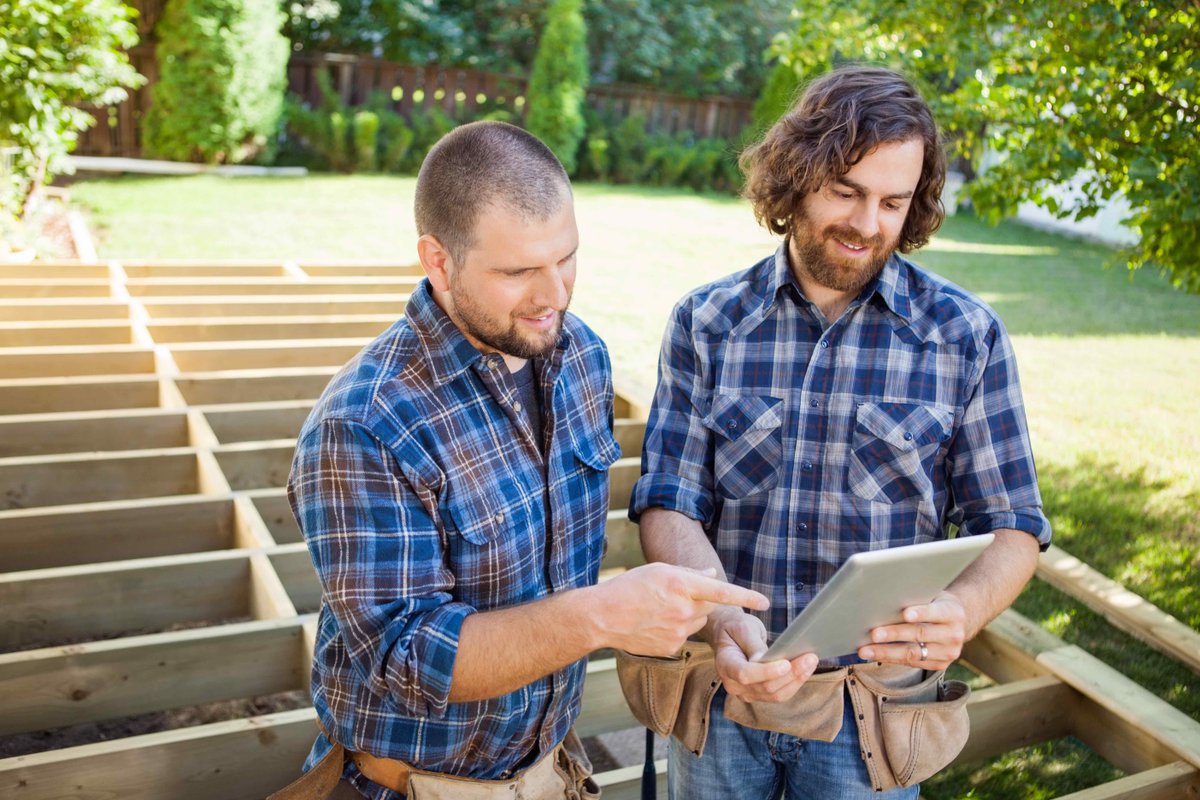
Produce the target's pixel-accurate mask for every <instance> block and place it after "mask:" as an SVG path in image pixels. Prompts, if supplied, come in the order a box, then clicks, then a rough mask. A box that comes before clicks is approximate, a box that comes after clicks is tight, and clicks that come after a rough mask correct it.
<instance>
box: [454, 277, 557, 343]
mask: <svg viewBox="0 0 1200 800" xmlns="http://www.w3.org/2000/svg"><path fill="white" fill-rule="evenodd" d="M457 288H458V286H457V281H455V280H454V279H453V277H451V280H450V293H451V296H452V297H453V298H454V309H455V316H456V317H458V319H457V320H456V321H457V322H458V323H459V324H460V325H461V326H462V328H463V331H464V332H465V333H466V334H467V335H468V336H470V337H471V338H473V339H475V340H476V341H477V342H479V343H481V344H483V345H486V346H487V347H490V348H492V349H493V350H495V351H496V352H498V353H502V354H504V355H509V356H513V357H514V358H524V359H530V358H548V357H549V356H550V355H551V354H552V353H553V352H554V349H555V348H556V347H558V341H559V339H560V338H561V337H562V326H563V318H564V317H565V316H566V313H567V311H566V309H565V308H564V309H563V310H562V313H560V314H558V320H557V324H556V325H555V326H554V328H553V329H552V330H550V331H547V332H546V334H545V335H544V337H537V338H534V339H531V338H529V337H526V336H522V335H521V332H520V330H519V329H518V328H517V325H518V323H517V320H516V317H519V316H539V315H538V314H536V313H531V314H514V315H513V317H512V318H511V319H510V321H509V325H508V327H507V328H505V327H503V326H502V324H500V323H496V322H494V321H493V320H491V319H489V318H488V316H487V314H486V313H484V311H483V310H482V309H481V308H480V307H479V306H478V305H477V304H476V303H475V302H474V300H473V299H472V298H471V297H470V296H469V295H468V294H466V293H464V292H458V293H455V289H457ZM569 303H570V299H569V298H568V304H569ZM543 313H544V312H543Z"/></svg>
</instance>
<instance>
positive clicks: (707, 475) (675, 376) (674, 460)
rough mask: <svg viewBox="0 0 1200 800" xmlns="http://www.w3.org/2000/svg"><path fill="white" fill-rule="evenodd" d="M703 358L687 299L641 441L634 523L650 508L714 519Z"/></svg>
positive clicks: (674, 320) (666, 338) (672, 329)
mask: <svg viewBox="0 0 1200 800" xmlns="http://www.w3.org/2000/svg"><path fill="white" fill-rule="evenodd" d="M701 358H702V356H701V355H700V354H698V353H697V350H696V347H695V343H694V341H693V338H692V326H691V310H690V308H689V307H688V305H687V301H686V300H685V301H684V302H681V303H680V304H679V305H677V306H676V307H675V310H674V311H673V312H672V314H671V319H670V320H669V321H668V322H667V329H666V332H665V333H664V334H663V343H662V351H661V353H660V356H659V364H658V388H657V389H656V390H655V393H654V401H653V403H652V404H651V406H650V417H649V420H648V421H647V422H646V438H645V443H644V444H643V446H642V475H641V477H640V478H639V479H638V481H637V483H636V484H635V485H634V488H633V498H632V499H631V501H630V503H629V518H630V519H631V520H633V521H634V522H637V521H638V519H639V518H640V517H641V514H642V512H643V511H645V510H646V509H648V508H665V509H668V510H671V511H678V512H680V513H682V514H686V515H687V516H689V517H691V518H692V519H697V520H699V521H700V522H701V523H703V524H704V525H705V526H706V527H707V526H709V525H710V524H711V522H712V520H713V515H714V512H715V511H716V508H715V502H714V497H715V495H714V492H713V464H712V453H713V441H712V432H711V431H710V430H709V429H708V428H707V427H705V425H704V422H703V420H704V415H705V411H704V407H703V404H704V403H705V402H706V398H708V396H709V394H710V392H709V389H708V388H707V386H706V385H705V378H704V369H703V365H702V363H701Z"/></svg>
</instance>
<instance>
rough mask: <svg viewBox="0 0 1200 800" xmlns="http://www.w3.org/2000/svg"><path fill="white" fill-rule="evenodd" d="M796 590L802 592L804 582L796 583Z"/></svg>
mask: <svg viewBox="0 0 1200 800" xmlns="http://www.w3.org/2000/svg"><path fill="white" fill-rule="evenodd" d="M796 588H797V589H800V590H801V591H803V590H804V581H796Z"/></svg>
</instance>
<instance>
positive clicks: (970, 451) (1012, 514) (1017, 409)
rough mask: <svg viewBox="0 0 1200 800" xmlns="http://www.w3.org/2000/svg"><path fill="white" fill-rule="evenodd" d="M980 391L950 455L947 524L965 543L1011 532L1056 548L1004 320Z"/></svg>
mask: <svg viewBox="0 0 1200 800" xmlns="http://www.w3.org/2000/svg"><path fill="white" fill-rule="evenodd" d="M982 345H983V346H982V348H981V350H980V353H979V356H978V367H977V369H976V370H975V372H974V376H973V382H974V390H973V392H972V393H971V394H970V396H969V398H968V400H967V403H966V405H965V407H964V410H963V417H962V422H961V424H960V426H959V429H958V431H957V432H956V434H955V437H954V440H953V441H952V442H951V444H950V449H949V452H948V454H947V461H946V463H947V472H948V480H949V484H950V487H951V505H950V507H949V508H948V510H947V518H948V519H949V521H950V522H953V523H954V524H956V525H958V526H959V528H960V529H961V531H962V533H963V534H965V535H975V534H981V533H989V532H991V531H995V530H1000V529H1003V528H1009V529H1012V530H1018V531H1025V532H1026V533H1029V534H1031V535H1032V536H1034V537H1036V538H1037V540H1038V543H1039V545H1040V546H1041V548H1042V549H1043V550H1045V549H1046V548H1047V547H1049V546H1050V522H1049V520H1047V519H1046V516H1045V514H1044V513H1043V511H1042V497H1041V493H1040V491H1039V490H1038V484H1037V471H1036V469H1035V468H1034V461H1033V452H1032V448H1031V446H1030V442H1029V430H1028V426H1027V424H1026V421H1025V405H1024V401H1023V400H1022V396H1021V383H1020V379H1019V377H1018V375H1017V365H1016V360H1015V356H1014V354H1013V350H1012V345H1011V343H1010V342H1009V338H1008V335H1007V333H1006V332H1005V330H1004V328H1003V326H1002V324H1001V323H1000V322H999V320H997V321H995V323H994V324H993V325H992V327H991V328H990V329H989V330H988V331H987V335H986V337H985V338H984V340H983V342H982Z"/></svg>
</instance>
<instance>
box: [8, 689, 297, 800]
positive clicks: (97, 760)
mask: <svg viewBox="0 0 1200 800" xmlns="http://www.w3.org/2000/svg"><path fill="white" fill-rule="evenodd" d="M316 733H317V717H316V712H315V711H314V710H313V709H312V708H304V709H299V710H296V711H285V712H281V713H278V714H268V715H265V716H261V717H253V718H251V719H239V720H234V721H231V722H218V723H215V724H212V725H199V726H196V727H192V728H182V729H180V730H174V731H165V732H163V733H154V734H150V735H147V736H131V737H128V738H125V739H117V740H114V741H111V742H101V743H99V744H90V745H83V746H80V747H70V748H66V749H63V750H54V751H51V752H48V753H36V754H34V755H28V756H18V757H16V758H8V759H4V760H0V797H5V798H12V800H63V798H65V797H74V798H83V797H88V798H101V797H112V798H117V797H119V798H122V800H212V799H213V798H218V797H219V798H222V800H262V798H263V797H265V796H266V795H268V794H270V793H271V792H273V791H275V790H276V789H280V788H282V787H283V786H285V785H286V784H287V783H288V782H289V781H291V780H293V779H294V778H296V777H298V776H299V774H300V767H301V764H302V763H303V762H304V758H305V756H306V755H308V751H309V749H310V748H311V746H312V742H313V739H314V738H315V736H316Z"/></svg>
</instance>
